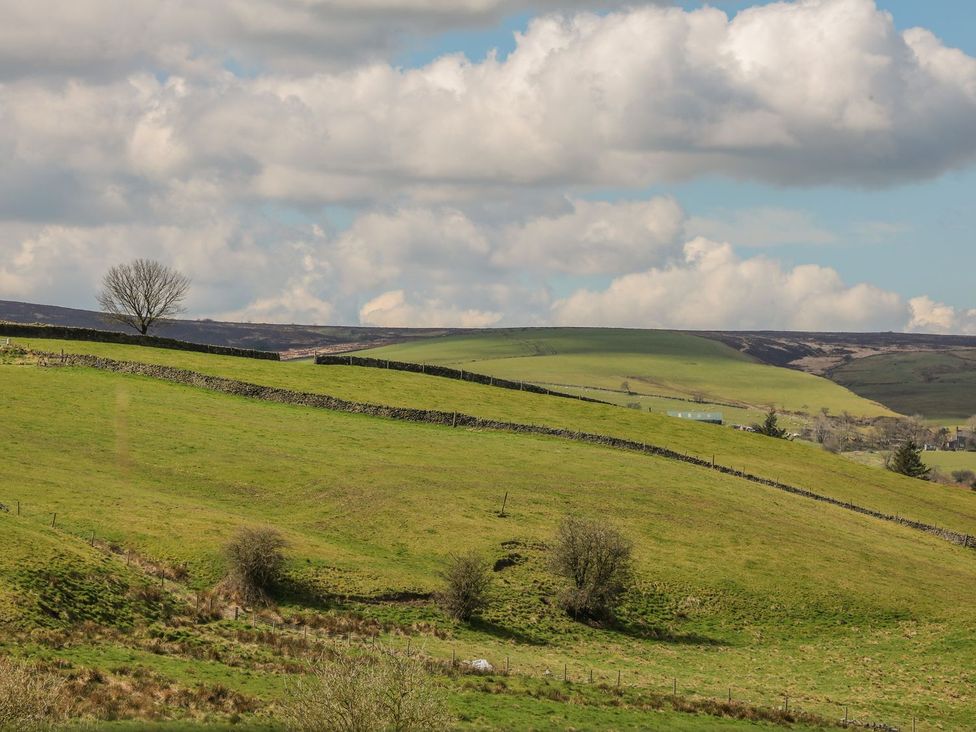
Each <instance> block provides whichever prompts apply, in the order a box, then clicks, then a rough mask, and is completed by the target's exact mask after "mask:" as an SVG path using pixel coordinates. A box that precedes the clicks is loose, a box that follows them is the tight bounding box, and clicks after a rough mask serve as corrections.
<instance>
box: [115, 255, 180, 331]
mask: <svg viewBox="0 0 976 732" xmlns="http://www.w3.org/2000/svg"><path fill="white" fill-rule="evenodd" d="M189 289H190V278H189V277H187V276H186V275H184V274H182V273H180V272H178V271H176V270H175V269H172V268H170V267H167V266H165V265H163V264H160V263H159V262H156V261H153V260H151V259H134V260H133V261H131V262H129V263H127V264H117V265H115V266H114V267H112V268H111V269H110V270H109V271H108V272H106V273H105V277H104V278H103V279H102V290H101V292H99V293H98V304H99V305H100V306H101V308H102V311H103V312H104V315H105V318H106V319H107V320H111V321H114V322H116V323H121V324H122V325H126V326H129V327H130V328H134V329H135V330H137V331H139V332H140V333H142V334H143V335H145V334H146V333H147V332H149V329H150V328H151V327H152V326H153V325H154V324H155V323H156V321H158V320H159V319H160V318H166V317H169V316H172V315H176V314H178V313H181V312H183V307H182V305H183V300H184V299H185V298H186V293H187V291H188V290H189Z"/></svg>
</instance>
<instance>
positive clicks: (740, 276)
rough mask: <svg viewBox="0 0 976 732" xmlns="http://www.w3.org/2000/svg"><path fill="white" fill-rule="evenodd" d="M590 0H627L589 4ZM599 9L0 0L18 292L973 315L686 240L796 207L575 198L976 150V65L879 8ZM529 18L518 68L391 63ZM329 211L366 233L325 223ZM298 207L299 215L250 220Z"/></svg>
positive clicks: (872, 177) (613, 312) (67, 296)
mask: <svg viewBox="0 0 976 732" xmlns="http://www.w3.org/2000/svg"><path fill="white" fill-rule="evenodd" d="M596 5H599V7H601V8H618V9H617V10H616V11H613V12H608V13H606V14H602V15H601V14H596V13H577V12H576V10H578V9H579V8H581V7H596ZM596 5H594V4H591V3H588V2H582V0H580V1H577V0H536V1H532V0H461V1H460V2H457V3H444V2H440V1H439V0H257V1H256V2H244V1H243V0H228V2H222V3H199V2H189V0H161V2H157V3H121V2H120V1H119V0H78V1H77V2H75V3H71V4H70V6H69V5H65V4H63V3H53V2H51V0H37V1H36V2H32V3H24V2H20V1H19V0H0V17H3V18H4V19H5V21H7V22H5V23H3V24H0V235H2V238H0V296H7V297H12V296H16V297H22V298H25V299H36V300H47V301H56V302H64V303H70V304H77V305H86V304H90V302H91V299H90V294H91V292H92V291H93V285H94V284H95V283H97V279H98V277H99V276H100V274H101V272H102V271H104V269H105V267H106V266H108V265H109V264H111V263H114V262H115V261H118V260H120V259H125V258H128V257H130V256H135V255H148V256H156V257H158V258H162V259H165V260H166V261H168V262H170V263H172V264H175V265H176V266H179V267H181V268H184V269H186V270H187V271H189V272H190V273H191V274H192V275H193V276H194V279H195V282H196V286H195V287H194V296H193V297H194V299H193V301H192V303H191V307H192V309H193V311H194V312H195V313H198V314H217V315H231V316H234V317H240V318H248V319H272V320H316V321H320V322H321V321H324V320H327V319H328V320H341V321H346V322H349V321H352V320H356V319H357V318H360V317H362V318H364V319H369V320H370V322H381V321H382V322H386V323H390V322H403V319H404V318H408V317H409V318H416V319H417V321H418V323H419V322H425V323H432V322H437V323H446V322H451V323H461V322H464V323H489V322H492V323H494V322H514V323H517V322H544V321H545V320H546V319H547V318H549V317H550V314H549V305H550V303H551V299H552V296H551V294H550V293H551V291H552V289H554V288H558V290H559V291H561V292H565V291H566V288H567V287H568V284H567V283H568V282H570V281H573V282H579V281H583V282H587V283H589V286H588V287H587V288H584V289H583V290H581V291H579V292H577V293H575V294H573V295H571V296H569V297H567V298H564V299H563V301H561V302H560V303H559V305H558V306H557V307H556V308H555V310H553V311H552V312H553V314H552V316H551V317H555V318H557V319H560V320H561V321H564V322H570V321H574V320H575V321H576V322H580V323H582V322H593V321H597V320H598V321H600V322H606V323H608V324H611V323H613V324H619V323H623V322H632V321H634V320H636V319H647V318H650V319H651V320H653V321H654V322H660V323H662V324H664V323H667V324H671V325H677V324H682V323H684V324H689V323H701V324H702V326H703V327H713V326H715V327H717V325H721V324H726V325H727V326H728V327H733V326H735V327H752V326H753V325H755V326H756V327H760V326H769V327H787V325H786V324H792V325H790V326H789V327H819V326H820V325H823V324H829V323H837V324H838V327H845V328H846V327H854V328H867V327H869V326H871V325H872V324H878V325H879V327H880V326H886V327H894V328H901V327H905V326H906V324H908V323H909V322H911V324H912V325H911V327H913V328H920V329H924V328H942V329H944V328H954V329H960V328H963V329H964V328H970V327H971V325H970V324H971V322H972V319H973V316H972V313H967V312H965V311H961V310H952V312H951V313H949V314H947V313H946V311H945V307H946V306H940V305H938V303H934V302H933V303H931V304H929V303H926V302H921V303H919V304H913V305H912V306H911V312H912V313H913V316H910V315H909V312H910V307H909V304H908V303H906V302H904V301H902V300H901V299H900V298H898V297H897V296H895V295H893V294H891V293H886V292H883V291H881V290H878V289H875V288H871V287H869V286H867V285H856V286H853V287H849V286H847V285H845V284H844V283H843V282H841V281H840V278H839V277H838V276H837V273H836V272H834V271H833V270H831V269H828V268H821V267H796V268H793V269H784V268H783V267H782V266H781V265H780V264H778V263H777V262H775V261H774V260H769V259H765V258H753V259H739V258H737V257H736V256H735V255H733V254H732V252H731V250H729V249H727V248H722V247H715V246H712V245H703V244H701V243H700V242H699V243H698V244H692V245H689V247H687V248H685V249H684V250H682V243H683V242H684V241H685V240H686V239H687V238H688V237H689V235H690V236H695V235H703V236H705V237H707V238H709V239H715V240H721V241H726V240H728V241H732V242H733V243H736V244H742V245H751V246H769V245H772V244H775V243H811V242H813V243H829V242H831V241H833V239H832V237H833V235H832V234H831V233H830V232H828V231H825V230H824V229H823V228H822V227H820V226H819V225H818V224H817V222H816V221H814V220H813V219H812V218H811V217H809V216H808V215H806V214H804V213H803V212H798V211H788V210H780V209H769V208H766V209H756V208H753V209H750V210H748V211H745V212H730V213H728V215H721V216H719V217H718V218H714V217H713V218H711V219H701V218H699V219H692V220H691V221H685V220H684V216H683V214H682V212H681V209H680V207H679V206H678V204H677V203H676V202H674V201H673V200H671V199H668V198H654V199H650V200H642V201H630V202H615V203H605V202H593V201H590V200H588V198H590V197H591V194H592V193H593V191H594V189H599V190H603V189H604V188H605V187H612V188H613V189H614V190H616V191H621V190H623V191H624V193H623V195H627V193H626V190H627V189H628V188H629V189H630V190H631V191H632V190H635V189H637V188H638V187H640V188H643V187H646V186H648V185H651V184H660V183H663V182H669V181H676V180H685V179H689V178H694V177H696V176H705V175H708V176H712V175H716V174H719V175H721V174H724V175H729V176H733V177H736V178H740V179H753V180H760V181H766V182H773V183H787V184H791V185H804V184H814V183H815V184H820V183H839V184H851V185H868V186H874V185H878V186H885V185H895V184H897V183H899V182H901V181H906V180H918V179H922V178H925V177H929V176H934V175H938V174H939V173H942V172H944V171H946V170H949V169H952V168H958V167H962V166H966V165H970V164H971V163H972V161H973V159H974V155H976V137H974V136H973V134H972V130H973V129H974V128H976V59H973V58H972V57H970V56H968V55H966V54H964V53H962V52H960V51H957V50H954V49H950V48H947V47H945V46H944V45H943V44H942V43H941V42H940V41H939V40H938V39H937V38H936V37H935V36H933V35H932V34H931V33H929V32H928V31H925V30H923V29H913V30H910V31H907V32H905V33H899V32H898V31H897V30H896V28H895V26H894V24H893V22H892V19H891V18H890V17H889V16H888V15H887V14H886V13H883V12H880V11H878V9H877V8H876V6H875V4H874V2H872V0H797V1H796V2H791V3H782V2H781V3H770V4H766V5H762V6H757V7H755V8H752V9H750V10H747V11H744V12H741V13H739V14H738V15H737V16H735V18H734V19H732V20H730V19H729V18H728V17H727V16H726V15H725V14H724V13H723V12H721V11H720V10H717V9H714V8H706V9H703V10H699V11H695V12H686V11H684V10H681V9H679V8H675V7H669V8H663V7H660V6H658V5H654V4H650V5H648V4H641V5H639V6H637V7H632V8H629V7H628V8H624V9H619V8H621V7H622V6H623V5H624V4H623V3H620V2H616V0H606V1H605V2H598V3H596ZM525 9H543V10H551V9H562V10H565V11H567V12H566V13H564V14H554V15H546V16H543V17H539V18H536V19H535V20H533V21H532V22H531V23H530V24H529V25H528V26H527V28H526V29H525V30H524V32H522V33H520V34H518V35H517V37H516V46H515V50H514V51H513V52H512V53H511V54H510V55H508V56H507V57H505V58H501V57H498V56H496V55H489V56H488V57H487V58H484V59H478V60H469V59H467V58H465V57H463V56H461V55H451V56H444V57H440V58H437V59H435V60H434V61H432V62H431V63H429V64H427V65H426V66H423V67H422V68H401V67H399V66H397V65H394V64H392V63H390V62H389V61H388V60H386V58H388V56H389V55H390V54H389V53H388V50H389V49H390V48H391V47H392V46H393V45H395V44H397V43H399V40H397V36H404V35H405V36H411V35H413V36H414V37H415V36H416V35H418V34H429V33H436V32H438V31H440V30H443V29H445V28H448V27H452V28H457V27H466V26H470V25H472V24H478V23H485V22H491V21H493V20H494V19H497V18H499V17H501V15H504V14H506V13H510V12H517V11H521V10H525ZM333 203H340V204H344V205H347V206H348V207H349V208H350V209H351V210H352V211H353V214H352V217H351V218H352V223H351V225H350V226H348V228H347V229H345V230H344V231H342V232H339V233H333V234H329V235H318V234H315V233H314V231H313V228H312V227H313V222H312V221H311V219H314V218H315V217H316V212H317V211H320V210H321V206H322V205H326V204H333ZM282 210H284V211H285V212H286V214H285V215H283V216H281V217H280V218H282V219H283V220H284V219H287V220H290V216H291V215H292V214H293V213H296V212H301V213H300V218H301V219H302V220H304V221H308V222H309V223H308V226H305V225H304V224H300V225H297V229H292V228H291V227H289V226H285V225H282V224H276V223H274V222H273V221H271V220H270V219H273V218H274V217H275V215H274V213H272V214H270V215H269V216H268V218H265V217H264V212H266V211H272V212H274V211H278V212H280V211H282ZM318 223H320V224H323V225H324V226H325V228H326V229H330V227H329V226H328V225H327V222H325V221H319V222H318ZM865 227H867V228H865V229H864V232H865V236H866V237H870V236H876V237H881V236H885V235H890V230H889V229H886V228H885V226H884V225H883V224H870V223H869V224H865ZM330 230H331V229H330ZM683 252H684V253H686V254H687V256H688V257H689V258H688V259H687V260H685V261H681V257H682V254H683ZM601 277H616V279H615V280H614V281H613V283H612V284H611V285H610V286H609V288H607V289H605V290H603V289H601V288H602V286H603V284H604V281H603V280H600V279H599V278H601ZM595 283H596V284H595ZM655 293H658V294H655ZM780 299H782V302H781V300H780ZM364 302H365V303H366V304H365V305H363V303H364ZM913 303H914V301H913ZM587 308H591V310H589V311H588V310H587ZM706 316H707V319H706ZM615 319H616V320H615ZM418 323H415V324H418Z"/></svg>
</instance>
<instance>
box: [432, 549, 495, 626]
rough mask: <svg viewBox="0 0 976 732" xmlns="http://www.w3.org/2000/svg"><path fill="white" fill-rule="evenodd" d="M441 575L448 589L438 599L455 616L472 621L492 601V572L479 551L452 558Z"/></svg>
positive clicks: (447, 611) (448, 612)
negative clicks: (490, 596)
mask: <svg viewBox="0 0 976 732" xmlns="http://www.w3.org/2000/svg"><path fill="white" fill-rule="evenodd" d="M441 578H442V579H443V580H444V589H443V590H441V592H440V593H439V595H438V599H439V600H440V604H441V606H442V607H443V608H444V611H445V612H446V613H447V614H448V615H450V616H451V617H453V618H456V619H457V620H463V621H468V620H470V619H471V618H472V617H474V616H475V615H477V614H478V613H480V612H481V611H482V610H483V609H484V608H485V606H486V605H487V604H488V589H489V588H490V587H491V572H490V570H489V568H488V563H487V562H486V561H485V560H484V558H483V557H481V555H479V554H477V553H476V552H469V553H467V554H462V555H458V556H453V557H451V559H450V560H449V561H448V565H447V567H446V568H445V569H444V571H443V572H442V573H441Z"/></svg>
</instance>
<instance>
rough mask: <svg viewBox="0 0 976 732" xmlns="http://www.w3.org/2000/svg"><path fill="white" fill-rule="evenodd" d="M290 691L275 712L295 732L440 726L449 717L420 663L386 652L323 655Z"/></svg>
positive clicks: (402, 731)
mask: <svg viewBox="0 0 976 732" xmlns="http://www.w3.org/2000/svg"><path fill="white" fill-rule="evenodd" d="M290 692H291V693H290V694H289V698H288V700H287V702H286V703H285V705H284V709H283V710H282V714H281V715H280V716H281V719H282V721H284V722H285V726H286V728H287V729H289V730H296V732H305V731H306V730H307V731H308V732H317V731H318V730H324V729H327V730H334V731H335V732H373V731H374V730H376V731H377V732H378V731H379V730H384V731H385V730H396V731H397V732H407V731H408V730H440V729H445V728H447V727H449V726H450V724H451V723H452V721H453V720H452V718H451V716H450V714H449V713H448V711H447V707H446V704H445V702H444V699H443V696H442V694H441V693H440V692H439V691H438V689H437V688H436V687H435V686H434V684H433V679H432V678H431V675H430V673H429V672H428V671H427V669H426V668H425V667H424V665H423V664H422V663H421V662H420V661H418V660H417V659H414V658H408V657H405V656H400V655H397V654H396V653H394V652H392V651H373V652H370V653H366V654H364V655H362V656H337V657H334V658H323V659H321V660H319V661H318V662H316V663H315V664H314V665H313V668H312V673H311V674H309V675H307V676H305V677H302V678H300V679H299V680H298V681H297V682H295V683H294V684H293V685H292V687H291V689H290Z"/></svg>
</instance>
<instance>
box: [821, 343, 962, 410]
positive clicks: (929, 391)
mask: <svg viewBox="0 0 976 732" xmlns="http://www.w3.org/2000/svg"><path fill="white" fill-rule="evenodd" d="M830 376H831V378H832V379H833V380H834V381H836V382H837V383H838V384H841V385H843V386H845V387H847V388H848V389H850V390H851V391H854V392H856V393H858V394H860V395H861V396H863V397H865V398H867V399H873V400H875V401H878V402H881V403H882V404H885V405H887V406H889V407H891V409H893V410H895V411H897V412H899V413H901V414H921V415H922V416H924V417H925V418H926V419H929V420H933V421H939V422H943V423H950V424H955V423H958V422H962V421H965V420H966V419H968V418H969V417H971V416H973V415H976V351H972V350H959V351H947V352H942V353H932V352H914V353H887V354H882V355H879V356H870V357H868V358H859V359H855V360H853V361H851V362H850V363H847V364H844V365H843V366H839V367H838V368H836V369H834V370H833V371H832V372H831V375H830Z"/></svg>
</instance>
